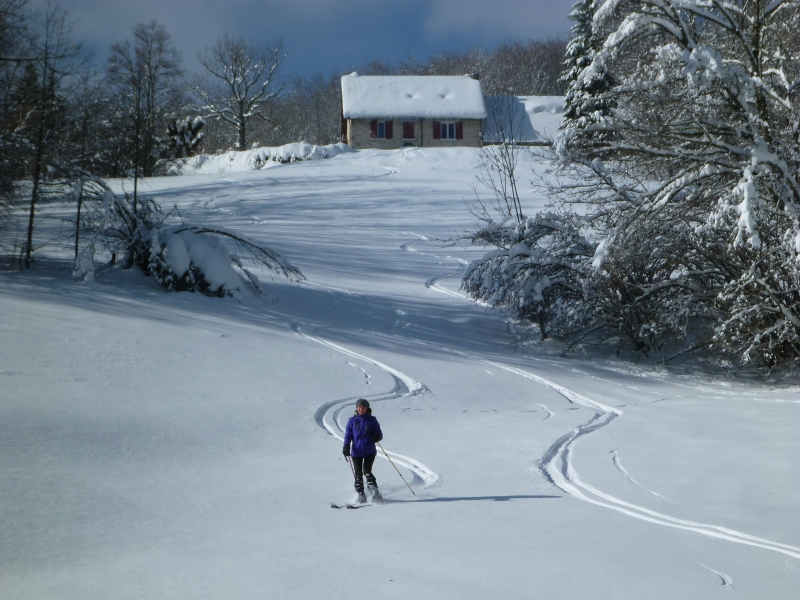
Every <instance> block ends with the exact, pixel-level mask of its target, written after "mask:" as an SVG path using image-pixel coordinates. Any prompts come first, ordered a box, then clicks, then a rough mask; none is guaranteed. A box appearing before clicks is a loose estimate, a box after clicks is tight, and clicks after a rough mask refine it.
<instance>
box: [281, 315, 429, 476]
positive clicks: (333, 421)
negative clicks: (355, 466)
mask: <svg viewBox="0 0 800 600" xmlns="http://www.w3.org/2000/svg"><path fill="white" fill-rule="evenodd" d="M292 329H293V330H294V332H295V333H297V334H298V335H300V336H301V337H303V338H305V339H307V340H309V341H312V342H316V343H317V344H320V345H322V346H325V347H327V348H330V349H331V350H335V351H336V352H340V353H341V354H344V355H345V356H349V357H351V358H355V359H358V360H361V361H364V362H366V363H369V364H371V365H375V366H376V367H378V368H380V369H383V370H384V371H386V372H387V373H388V374H389V375H391V377H392V378H393V379H394V387H393V388H392V389H391V390H389V391H388V392H384V393H382V394H374V395H369V396H366V398H367V399H368V400H369V401H370V403H373V402H385V401H387V400H397V399H399V398H409V397H411V396H417V395H419V394H421V393H422V392H425V391H427V389H428V388H427V387H425V386H424V385H423V384H422V383H420V382H419V381H417V380H415V379H414V378H412V377H409V376H408V375H406V374H405V373H402V372H401V371H398V370H397V369H394V368H392V367H390V366H389V365H386V364H384V363H382V362H379V361H377V360H375V359H373V358H370V357H368V356H364V355H363V354H358V353H356V352H353V351H352V350H349V349H348V348H345V347H344V346H340V345H339V344H334V343H333V342H329V341H328V340H325V339H322V338H320V337H316V336H313V335H309V334H307V333H303V332H302V331H300V328H299V327H298V326H297V325H293V326H292ZM363 397H365V396H357V397H356V396H354V397H352V398H340V399H338V400H331V401H330V402H326V403H325V404H323V405H322V406H320V407H319V408H317V410H316V412H315V413H314V420H315V421H316V422H317V424H318V425H319V426H320V427H322V428H323V429H324V430H325V431H327V432H328V433H330V434H331V435H332V436H333V437H335V438H336V439H338V440H340V441H344V428H343V427H342V424H341V422H340V420H339V417H340V415H341V413H342V411H344V409H345V408H347V407H353V406H355V403H356V400H357V399H358V398H363ZM386 454H388V455H390V456H391V457H392V459H393V460H394V463H395V464H396V465H399V466H401V467H405V468H406V469H408V470H409V471H411V473H413V475H414V481H416V482H417V483H418V484H421V485H422V487H426V488H427V487H431V486H432V485H434V484H435V483H436V482H438V481H439V479H440V478H439V476H438V475H437V474H436V473H434V472H433V471H432V470H431V469H429V468H428V467H427V466H425V465H424V464H422V463H421V462H419V461H418V460H416V459H414V458H411V457H410V456H404V455H402V454H397V453H396V452H390V451H389V450H386ZM378 456H380V457H381V458H384V459H385V458H386V457H385V456H383V455H382V454H380V453H378Z"/></svg>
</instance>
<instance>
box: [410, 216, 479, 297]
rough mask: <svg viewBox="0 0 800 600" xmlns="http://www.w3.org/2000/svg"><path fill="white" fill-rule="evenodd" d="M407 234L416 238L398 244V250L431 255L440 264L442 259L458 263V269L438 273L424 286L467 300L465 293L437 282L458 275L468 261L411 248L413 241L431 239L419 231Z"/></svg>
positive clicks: (427, 240)
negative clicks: (441, 273) (449, 288)
mask: <svg viewBox="0 0 800 600" xmlns="http://www.w3.org/2000/svg"><path fill="white" fill-rule="evenodd" d="M408 234H409V235H413V236H416V238H417V239H416V240H412V241H410V242H405V243H404V244H401V245H400V250H403V251H404V252H414V253H415V254H421V255H424V256H433V257H434V258H436V259H437V260H438V261H440V264H441V261H442V260H451V261H453V262H457V263H458V265H459V266H458V269H456V270H455V271H451V272H449V273H444V274H443V275H438V276H437V277H432V278H431V279H428V280H427V281H426V282H425V287H426V288H428V289H429V290H433V291H434V292H439V293H440V294H444V295H445V296H451V297H453V298H458V299H459V300H469V298H467V296H466V294H460V293H458V292H454V291H452V290H448V289H447V288H444V287H442V286H441V285H439V282H440V281H441V280H442V279H447V278H450V277H455V276H456V275H460V274H461V273H462V272H463V271H464V268H465V267H467V266H468V265H469V262H468V261H466V260H464V259H463V258H458V257H457V256H449V255H448V256H444V257H439V256H437V255H435V254H432V253H430V252H421V251H419V250H417V249H416V248H413V247H412V246H411V244H413V243H414V242H429V241H431V239H430V238H429V237H427V236H425V235H422V234H419V233H414V232H413V231H409V232H408ZM477 304H478V305H479V306H488V304H485V303H484V302H478V303H477Z"/></svg>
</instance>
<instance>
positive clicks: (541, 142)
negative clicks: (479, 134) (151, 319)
mask: <svg viewBox="0 0 800 600" xmlns="http://www.w3.org/2000/svg"><path fill="white" fill-rule="evenodd" d="M486 110H487V113H488V116H487V117H486V120H485V121H484V122H483V126H482V131H483V143H484V144H485V145H490V144H499V143H501V142H506V143H513V144H517V145H519V146H549V145H550V144H551V143H552V141H553V139H554V138H555V136H556V134H557V133H558V128H559V127H560V126H561V122H562V120H563V119H564V97H563V96H487V97H486Z"/></svg>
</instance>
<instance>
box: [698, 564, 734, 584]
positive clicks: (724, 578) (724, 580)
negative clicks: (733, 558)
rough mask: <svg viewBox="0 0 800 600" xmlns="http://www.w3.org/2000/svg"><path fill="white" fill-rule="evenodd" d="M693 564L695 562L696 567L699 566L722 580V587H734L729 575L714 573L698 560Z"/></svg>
mask: <svg viewBox="0 0 800 600" xmlns="http://www.w3.org/2000/svg"><path fill="white" fill-rule="evenodd" d="M694 562H696V563H697V564H698V565H700V566H701V567H703V568H704V569H706V570H707V571H711V572H712V573H714V575H716V576H717V577H719V578H720V579H721V580H722V585H723V587H729V588H732V587H734V586H733V579H732V578H731V577H730V575H726V574H725V573H722V572H721V571H715V570H714V569H712V568H711V567H708V566H706V565H704V564H703V563H701V562H700V561H699V560H695V561H694Z"/></svg>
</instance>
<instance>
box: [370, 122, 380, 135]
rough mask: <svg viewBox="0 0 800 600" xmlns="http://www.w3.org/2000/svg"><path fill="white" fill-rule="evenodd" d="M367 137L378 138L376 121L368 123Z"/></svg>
mask: <svg viewBox="0 0 800 600" xmlns="http://www.w3.org/2000/svg"><path fill="white" fill-rule="evenodd" d="M369 137H371V138H376V137H378V122H377V121H370V122H369Z"/></svg>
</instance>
